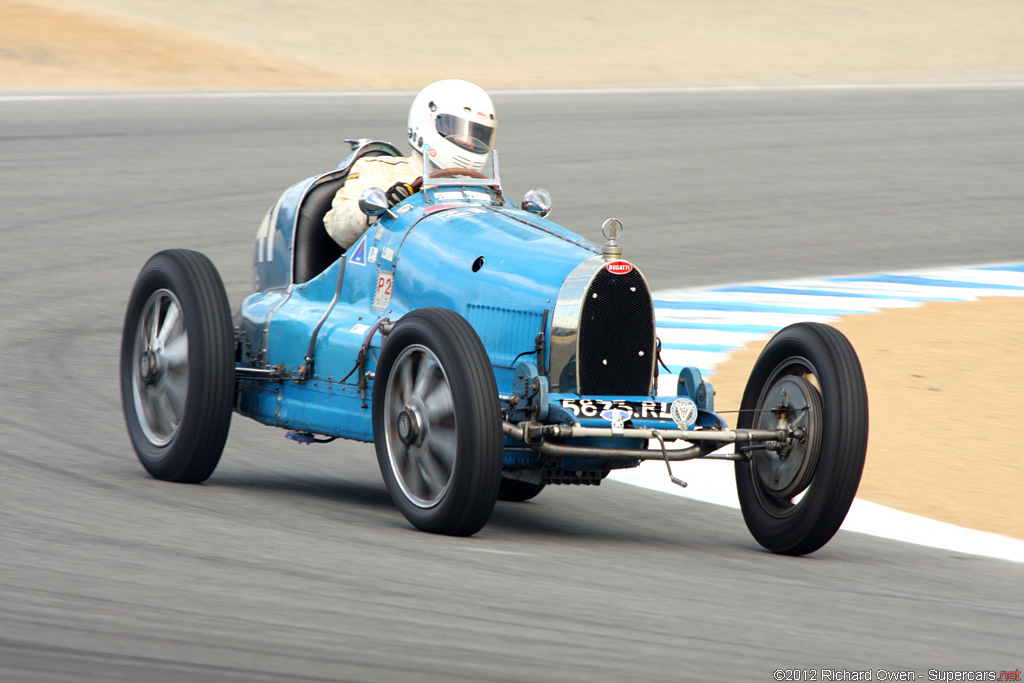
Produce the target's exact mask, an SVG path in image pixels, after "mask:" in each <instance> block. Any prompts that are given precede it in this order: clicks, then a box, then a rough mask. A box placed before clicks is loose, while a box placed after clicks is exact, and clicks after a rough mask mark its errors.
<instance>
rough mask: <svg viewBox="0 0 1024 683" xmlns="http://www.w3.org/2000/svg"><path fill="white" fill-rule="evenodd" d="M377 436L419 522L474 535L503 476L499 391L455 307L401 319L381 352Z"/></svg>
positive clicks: (393, 483)
mask: <svg viewBox="0 0 1024 683" xmlns="http://www.w3.org/2000/svg"><path fill="white" fill-rule="evenodd" d="M373 434H374V444H375V446H376V450H377V462H378V464H379V465H380V470H381V474H382V475H383V477H384V483H385V485H386V486H387V489H388V493H390V494H391V498H392V500H393V501H394V502H395V505H396V506H397V507H398V509H399V510H401V511H402V514H404V515H405V517H406V519H408V520H409V522H411V523H412V524H413V526H415V527H417V528H418V529H422V530H423V531H430V532H433V533H439V534H448V535H452V536H470V535H472V534H475V533H476V532H477V531H479V530H480V529H481V528H483V526H484V524H486V523H487V520H488V519H489V518H490V516H491V512H493V510H494V504H495V501H496V500H497V497H498V485H499V482H500V479H501V465H502V436H501V408H500V405H499V403H498V388H497V385H496V383H495V380H494V372H493V370H492V369H491V364H490V360H489V359H488V356H487V352H486V351H485V350H484V346H483V343H481V341H480V338H479V337H478V336H477V334H476V332H475V331H474V330H473V328H472V327H471V326H470V324H469V323H468V322H466V319H465V318H463V317H462V316H460V315H458V314H457V313H455V312H453V311H449V310H446V309H440V308H424V309H418V310H415V311H412V312H410V313H407V314H406V315H404V316H402V318H401V319H400V320H399V321H398V323H396V324H395V327H394V329H392V330H391V332H390V333H389V334H388V336H387V339H386V341H385V342H384V346H383V348H382V349H381V354H380V360H379V361H378V363H377V370H376V375H375V379H374V385H373Z"/></svg>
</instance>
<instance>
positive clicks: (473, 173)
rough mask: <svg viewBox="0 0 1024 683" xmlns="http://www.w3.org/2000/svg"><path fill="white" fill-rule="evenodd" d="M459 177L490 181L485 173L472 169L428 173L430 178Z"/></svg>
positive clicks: (452, 169) (443, 169)
mask: <svg viewBox="0 0 1024 683" xmlns="http://www.w3.org/2000/svg"><path fill="white" fill-rule="evenodd" d="M460 175H464V176H467V177H469V178H482V179H484V180H490V179H491V177H490V176H489V175H487V174H486V173H481V172H480V171H477V170H474V169H472V168H442V169H441V170H439V171H432V172H431V173H430V177H431V178H452V177H454V176H460Z"/></svg>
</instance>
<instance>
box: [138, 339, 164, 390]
mask: <svg viewBox="0 0 1024 683" xmlns="http://www.w3.org/2000/svg"><path fill="white" fill-rule="evenodd" d="M161 369H162V364H161V363H160V354H159V353H158V352H157V350H156V349H154V348H153V347H152V346H148V347H146V350H145V351H143V352H142V358H140V359H139V374H140V375H142V381H143V382H145V383H146V384H147V385H151V384H154V383H156V381H157V379H159V377H160V372H161Z"/></svg>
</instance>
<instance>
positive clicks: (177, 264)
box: [121, 249, 235, 483]
mask: <svg viewBox="0 0 1024 683" xmlns="http://www.w3.org/2000/svg"><path fill="white" fill-rule="evenodd" d="M234 377H235V363H234V332H233V327H232V322H231V311H230V310H229V308H228V299H227V294H226V293H225V291H224V283H223V282H222V281H221V279H220V275H219V274H218V273H217V269H216V268H215V267H214V265H213V263H211V262H210V259H208V258H207V257H206V256H204V255H203V254H200V253H199V252H195V251H187V250H183V249H170V250H167V251H161V252H159V253H157V254H154V255H153V256H152V258H150V259H149V261H147V262H146V265H145V266H143V268H142V271H141V272H140V273H139V277H138V278H137V279H136V281H135V286H134V287H133V288H132V293H131V297H130V298H129V300H128V310H127V312H126V313H125V318H124V330H123V333H122V337H121V402H122V407H123V409H124V416H125V422H126V423H127V426H128V436H129V438H130V439H131V442H132V446H133V447H134V448H135V453H136V455H138V457H139V461H140V462H141V463H142V466H143V467H145V468H146V471H147V472H149V473H150V474H151V475H153V476H154V477H155V478H157V479H162V480H165V481H175V482H183V483H198V482H201V481H205V480H206V479H207V478H209V476H210V475H211V474H213V470H214V469H215V468H216V467H217V463H218V461H219V460H220V456H221V452H222V451H223V450H224V443H225V441H226V440H227V436H228V427H229V426H230V424H231V411H232V406H233V402H234V389H235V387H234V384H235V382H234Z"/></svg>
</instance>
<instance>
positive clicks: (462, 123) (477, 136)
mask: <svg viewBox="0 0 1024 683" xmlns="http://www.w3.org/2000/svg"><path fill="white" fill-rule="evenodd" d="M437 132H438V133H440V134H441V135H442V136H443V137H444V138H446V139H447V140H448V141H449V142H453V143H455V144H456V145H458V146H459V147H461V148H462V149H464V150H466V151H469V152H473V153H474V154H486V153H487V152H489V151H491V145H492V144H493V143H494V126H485V125H484V124H482V123H476V122H475V121H470V120H469V119H464V118H462V117H461V116H455V115H454V114H440V115H438V117H437Z"/></svg>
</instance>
